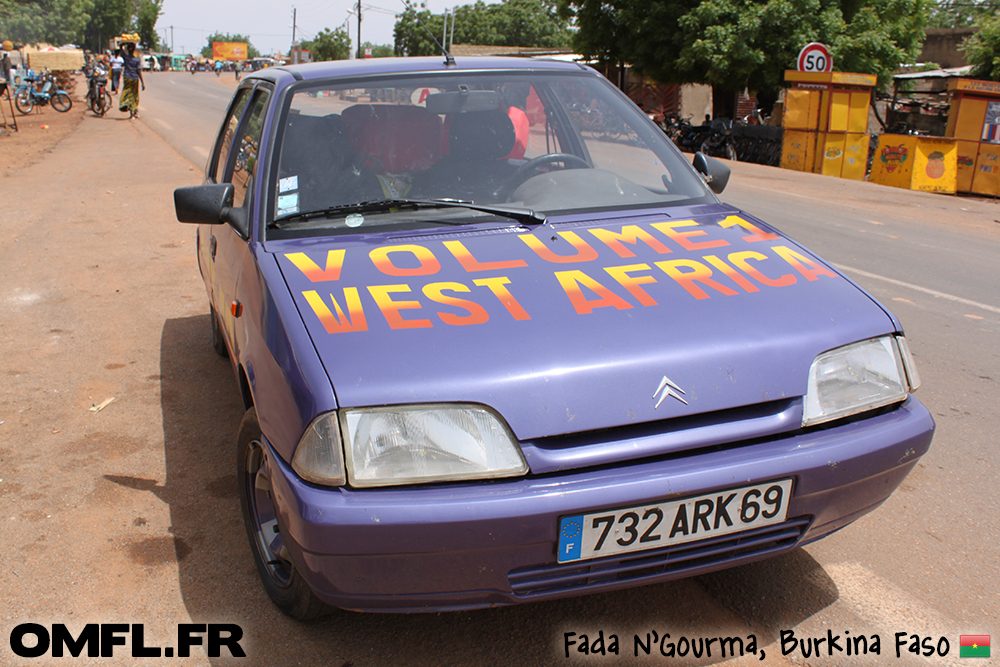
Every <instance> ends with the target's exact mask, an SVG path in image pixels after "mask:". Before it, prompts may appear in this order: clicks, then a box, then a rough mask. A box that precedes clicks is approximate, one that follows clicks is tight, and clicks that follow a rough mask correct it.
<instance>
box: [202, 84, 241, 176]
mask: <svg viewBox="0 0 1000 667" xmlns="http://www.w3.org/2000/svg"><path fill="white" fill-rule="evenodd" d="M250 92H251V91H250V89H249V88H243V89H241V90H239V91H237V92H236V100H235V101H234V102H233V104H231V105H230V107H229V115H228V116H227V117H226V121H225V123H223V125H222V137H221V139H220V141H219V154H218V156H216V161H215V164H214V165H213V166H212V169H211V170H210V172H211V176H212V179H213V180H214V181H215V182H216V183H222V182H224V181H225V171H226V163H227V161H228V160H229V151H230V149H231V147H232V145H233V137H234V136H235V135H236V129H237V128H238V127H239V124H240V118H242V117H243V110H244V109H246V106H247V102H248V101H249V99H250Z"/></svg>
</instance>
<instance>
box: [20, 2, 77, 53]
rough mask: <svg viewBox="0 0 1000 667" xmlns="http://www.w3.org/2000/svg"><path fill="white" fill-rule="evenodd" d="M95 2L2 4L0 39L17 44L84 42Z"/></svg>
mask: <svg viewBox="0 0 1000 667" xmlns="http://www.w3.org/2000/svg"><path fill="white" fill-rule="evenodd" d="M93 7H94V2H93V0H0V39H9V40H11V41H12V42H14V43H15V44H18V45H23V44H37V43H39V42H48V43H50V44H56V45H61V44H68V43H78V42H80V41H82V38H83V30H84V27H85V26H86V25H87V22H88V21H89V20H90V12H91V10H92V9H93Z"/></svg>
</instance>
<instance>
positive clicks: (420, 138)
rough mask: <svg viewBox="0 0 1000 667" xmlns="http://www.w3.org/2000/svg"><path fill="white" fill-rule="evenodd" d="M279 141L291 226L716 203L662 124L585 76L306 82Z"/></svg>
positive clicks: (282, 190)
mask: <svg viewBox="0 0 1000 667" xmlns="http://www.w3.org/2000/svg"><path fill="white" fill-rule="evenodd" d="M277 141H278V150H277V152H276V153H275V155H276V156H277V158H278V159H277V161H276V168H274V169H273V170H272V185H271V186H270V187H271V198H270V201H271V209H270V210H271V216H270V221H271V226H272V227H275V228H277V229H279V230H282V229H285V230H287V229H292V228H295V229H324V230H328V231H327V233H358V232H370V231H376V230H378V229H384V228H387V227H394V226H400V225H403V226H405V227H407V228H419V227H425V226H434V225H436V224H456V221H463V220H464V221H466V222H480V221H486V220H491V219H495V220H503V221H504V222H505V223H506V224H516V223H511V221H510V219H509V218H506V219H504V218H500V217H498V216H496V215H494V214H491V213H490V212H488V211H483V210H478V211H477V210H469V209H464V208H456V207H447V208H444V207H437V208H435V207H426V206H425V207H415V206H414V207H403V208H392V207H386V206H382V207H379V206H371V207H368V208H367V209H364V210H363V211H362V212H360V213H359V212H357V211H356V210H352V209H351V207H352V206H354V205H356V204H360V203H372V202H379V201H381V200H400V199H409V200H425V201H426V200H449V201H452V202H454V201H458V202H468V203H475V204H477V205H479V206H480V207H483V206H502V207H506V208H522V209H525V210H529V211H537V212H539V213H540V214H546V215H552V214H559V215H565V214H572V213H574V212H580V211H584V210H613V209H620V208H636V207H648V206H674V205H680V204H696V203H707V202H711V201H715V200H714V198H713V196H712V195H711V194H710V192H709V191H708V190H707V188H706V187H705V185H704V183H703V182H702V181H701V179H700V178H699V177H698V176H697V175H696V174H695V173H694V172H693V171H692V170H691V169H690V167H688V165H687V164H685V163H684V160H683V158H682V156H681V155H680V154H679V153H678V152H677V151H676V150H675V149H674V148H673V146H672V145H670V144H669V141H668V140H667V138H666V137H665V136H664V135H663V133H662V132H661V131H659V130H658V129H657V128H656V126H655V125H653V124H652V123H651V122H649V121H648V119H647V118H645V117H644V116H643V115H642V113H641V112H639V111H638V110H637V109H636V108H635V107H634V106H632V105H631V104H630V103H629V102H628V101H627V100H626V99H625V98H624V97H623V96H622V95H621V94H620V93H618V91H617V90H616V89H615V88H613V87H612V86H611V85H610V84H609V83H608V82H607V81H606V80H604V79H602V78H600V77H597V76H595V75H593V74H592V73H587V72H583V71H580V72H555V73H553V72H538V71H532V72H518V71H504V72H501V73H482V72H475V73H470V72H449V73H445V74H438V73H435V74H427V73H420V74H407V75H400V76H398V77H392V78H379V79H375V80H369V81H366V82H364V83H359V82H358V81H357V80H355V81H352V82H349V83H343V82H342V81H340V80H336V79H333V80H330V81H327V82H324V83H320V84H317V83H315V82H310V83H308V84H305V83H304V84H300V87H297V88H296V89H295V92H294V93H293V94H292V95H291V96H289V98H288V102H287V106H286V108H285V111H284V113H283V114H282V116H281V122H280V124H279V129H278V134H277ZM345 209H346V210H345ZM317 212H320V214H318V215H316V213H317ZM326 212H328V213H326ZM309 214H312V215H309Z"/></svg>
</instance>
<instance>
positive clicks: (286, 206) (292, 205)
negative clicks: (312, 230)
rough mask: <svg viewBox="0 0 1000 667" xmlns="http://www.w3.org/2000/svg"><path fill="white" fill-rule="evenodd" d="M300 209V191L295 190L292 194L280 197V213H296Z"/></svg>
mask: <svg viewBox="0 0 1000 667" xmlns="http://www.w3.org/2000/svg"><path fill="white" fill-rule="evenodd" d="M298 210H299V193H298V192H293V193H292V194H290V195H281V196H279V197H278V214H279V215H283V214H286V213H296V212H297V211H298Z"/></svg>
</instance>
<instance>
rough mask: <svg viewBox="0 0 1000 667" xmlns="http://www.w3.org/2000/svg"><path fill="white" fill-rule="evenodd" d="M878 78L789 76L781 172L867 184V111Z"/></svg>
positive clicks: (831, 74)
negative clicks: (805, 173) (789, 171)
mask: <svg viewBox="0 0 1000 667" xmlns="http://www.w3.org/2000/svg"><path fill="white" fill-rule="evenodd" d="M876 80H877V79H876V77H875V76H874V75H872V74H855V73H851V72H798V71H795V70H786V71H785V81H787V82H788V83H789V84H790V85H791V87H790V88H789V89H788V90H787V91H786V92H785V107H784V115H783V117H782V126H783V127H784V137H783V139H782V150H781V166H782V168H784V169H793V170H795V171H806V172H812V173H814V174H824V175H826V176H839V177H841V178H850V179H853V180H856V181H861V180H864V178H865V170H866V167H867V163H868V140H869V135H868V105H869V102H870V101H871V90H872V87H873V86H874V85H875V82H876Z"/></svg>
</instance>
